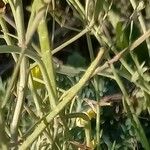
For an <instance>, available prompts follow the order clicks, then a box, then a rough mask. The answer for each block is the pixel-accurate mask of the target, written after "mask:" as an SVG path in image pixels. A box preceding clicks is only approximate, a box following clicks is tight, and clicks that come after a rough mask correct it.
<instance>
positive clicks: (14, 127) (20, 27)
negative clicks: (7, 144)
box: [10, 0, 27, 147]
mask: <svg viewBox="0 0 150 150" xmlns="http://www.w3.org/2000/svg"><path fill="white" fill-rule="evenodd" d="M14 5H15V4H14ZM14 7H15V14H13V15H14V17H15V23H16V30H17V36H18V45H19V46H20V47H21V49H22V51H24V50H25V45H24V44H25V29H24V19H23V18H24V14H23V6H22V0H20V1H17V2H16V5H15V6H14ZM20 57H21V56H20ZM26 71H27V59H26V58H25V57H22V61H21V64H20V80H19V85H18V86H17V101H16V106H15V110H14V114H13V119H12V122H11V125H10V131H11V138H12V141H13V142H14V143H17V138H18V125H19V121H20V116H21V111H22V106H23V101H24V97H25V89H26V84H27V72H26ZM15 147H17V145H15Z"/></svg>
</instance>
